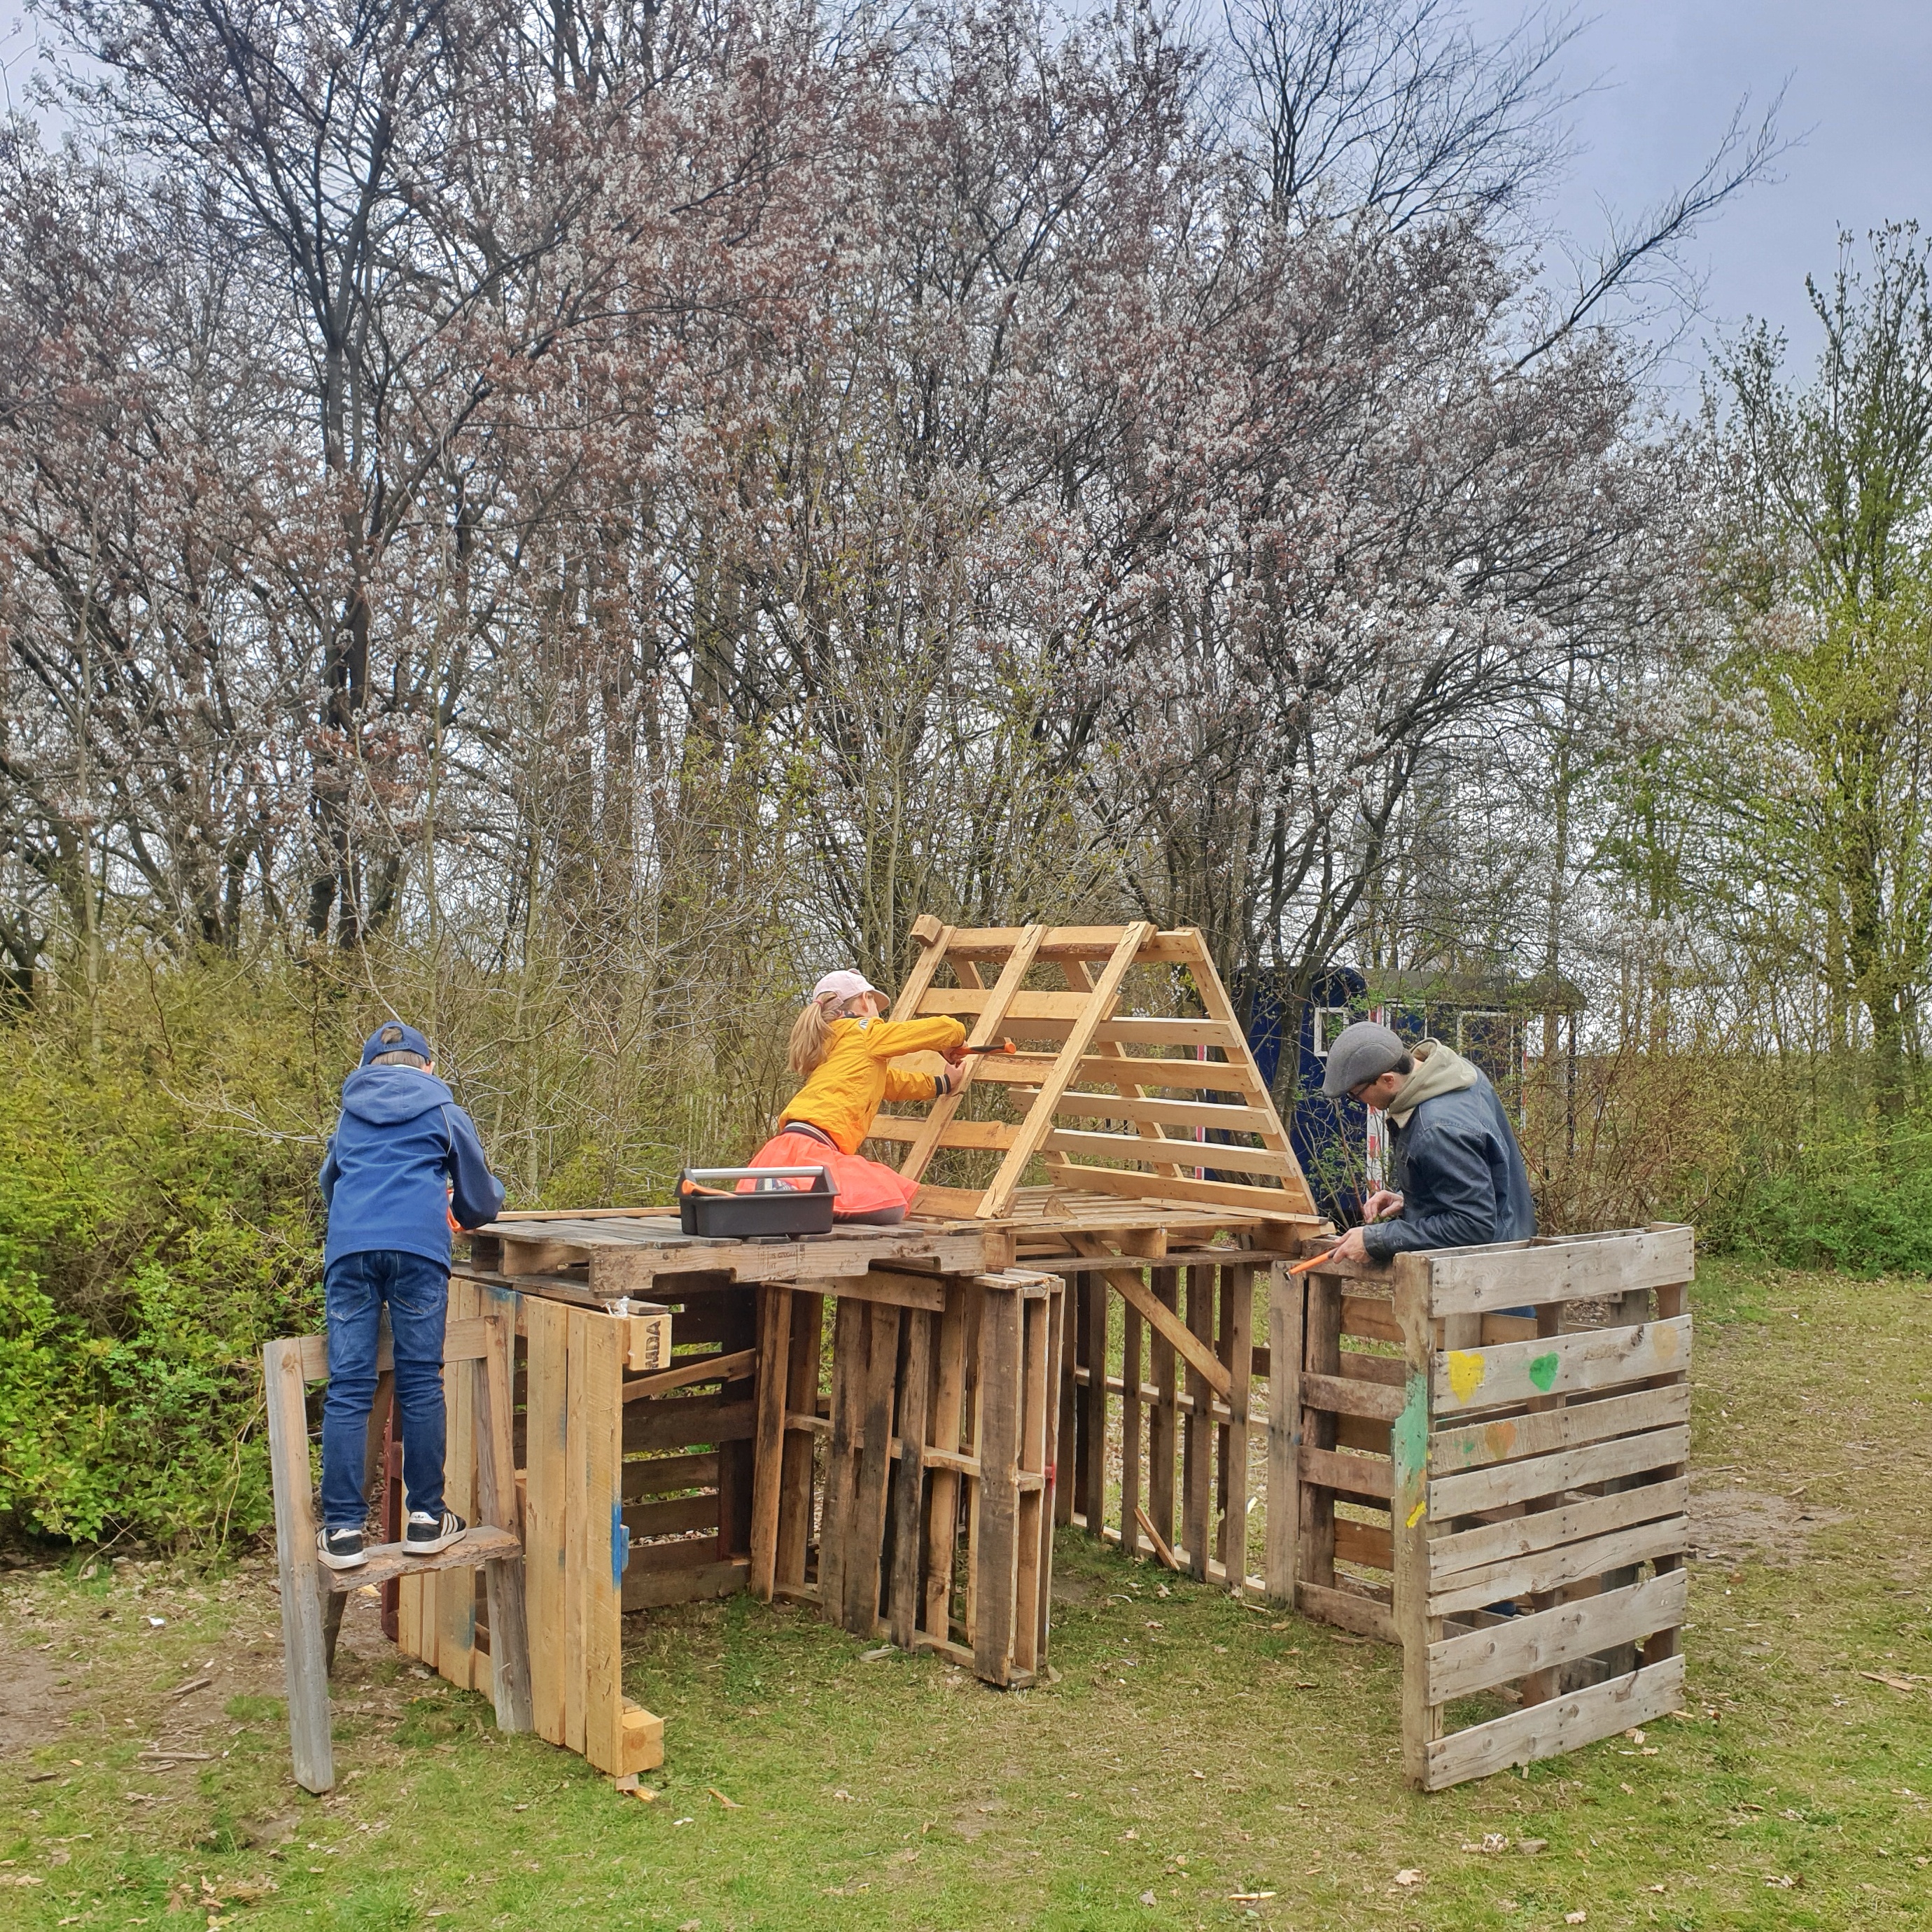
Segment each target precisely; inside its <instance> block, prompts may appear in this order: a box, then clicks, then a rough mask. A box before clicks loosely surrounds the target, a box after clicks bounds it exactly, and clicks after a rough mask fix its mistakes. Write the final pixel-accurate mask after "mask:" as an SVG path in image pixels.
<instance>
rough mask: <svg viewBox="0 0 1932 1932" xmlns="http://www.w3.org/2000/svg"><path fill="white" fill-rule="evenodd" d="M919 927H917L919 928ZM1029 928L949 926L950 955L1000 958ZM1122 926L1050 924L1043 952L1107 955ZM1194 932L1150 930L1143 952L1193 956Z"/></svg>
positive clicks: (1164, 957) (1154, 956)
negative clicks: (1191, 940) (1189, 942)
mask: <svg viewBox="0 0 1932 1932" xmlns="http://www.w3.org/2000/svg"><path fill="white" fill-rule="evenodd" d="M915 930H916V929H915ZM1026 930H1027V929H1026V928H1025V927H1024V926H959V927H956V928H953V927H949V928H948V929H947V936H946V941H945V949H946V953H947V957H948V958H949V959H997V958H998V957H999V956H1001V954H1003V953H1006V952H1007V951H1008V950H1010V948H1012V947H1014V946H1016V945H1017V944H1019V941H1020V939H1021V938H1022V935H1024V934H1025V932H1026ZM1122 930H1123V929H1122V928H1121V927H1119V926H1049V927H1048V928H1047V929H1046V932H1044V933H1043V935H1041V938H1040V954H1041V956H1043V958H1046V959H1095V960H1100V959H1108V958H1109V957H1111V956H1112V953H1113V951H1114V949H1115V947H1117V946H1118V945H1119V944H1120V943H1121V932H1122ZM1192 938H1193V934H1192V933H1190V932H1185V931H1183V932H1150V933H1149V935H1148V938H1147V939H1146V940H1145V941H1143V942H1142V955H1143V956H1144V957H1145V958H1146V959H1148V961H1150V962H1160V963H1163V964H1173V963H1175V962H1179V961H1183V960H1187V959H1192V958H1193V950H1192V949H1191V948H1190V946H1189V945H1188V944H1187V942H1188V941H1190V939H1192Z"/></svg>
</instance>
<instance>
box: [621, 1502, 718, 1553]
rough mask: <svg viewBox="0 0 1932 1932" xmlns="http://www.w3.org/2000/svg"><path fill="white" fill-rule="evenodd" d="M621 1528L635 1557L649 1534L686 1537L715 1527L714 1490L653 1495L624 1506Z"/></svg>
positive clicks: (716, 1508)
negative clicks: (673, 1494)
mask: <svg viewBox="0 0 1932 1932" xmlns="http://www.w3.org/2000/svg"><path fill="white" fill-rule="evenodd" d="M624 1527H625V1529H627V1530H628V1531H629V1532H630V1533H631V1547H632V1549H633V1550H634V1551H635V1552H636V1553H637V1555H638V1556H643V1553H644V1546H645V1544H646V1543H647V1542H648V1541H649V1539H650V1538H653V1537H658V1536H688V1535H690V1534H691V1532H692V1531H693V1530H697V1529H711V1530H715V1529H716V1528H717V1527H718V1492H717V1491H716V1490H708V1491H706V1492H703V1493H700V1494H698V1495H696V1496H655V1497H652V1498H649V1499H647V1500H646V1501H645V1502H637V1503H626V1504H625V1505H624Z"/></svg>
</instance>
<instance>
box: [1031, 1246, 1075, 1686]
mask: <svg viewBox="0 0 1932 1932" xmlns="http://www.w3.org/2000/svg"><path fill="white" fill-rule="evenodd" d="M1049 1280H1052V1281H1053V1285H1052V1286H1051V1287H1050V1288H1049V1289H1048V1290H1047V1297H1046V1310H1045V1311H1044V1313H1043V1317H1042V1320H1043V1336H1042V1343H1043V1355H1044V1356H1045V1361H1043V1364H1041V1368H1040V1388H1041V1391H1042V1392H1043V1401H1044V1400H1046V1399H1047V1398H1050V1397H1051V1396H1052V1392H1053V1391H1055V1389H1057V1388H1059V1386H1060V1345H1061V1337H1063V1336H1064V1334H1066V1332H1067V1330H1066V1325H1065V1324H1064V1322H1062V1321H1061V1319H1060V1304H1061V1302H1062V1301H1064V1300H1065V1298H1066V1284H1065V1283H1064V1282H1061V1281H1058V1280H1053V1278H1052V1277H1049ZM1054 1421H1055V1418H1054V1415H1053V1412H1052V1408H1051V1407H1050V1406H1049V1407H1046V1409H1045V1412H1044V1413H1043V1415H1041V1417H1040V1425H1039V1427H1040V1451H1041V1454H1042V1456H1043V1458H1045V1459H1046V1469H1045V1470H1044V1472H1043V1473H1044V1475H1045V1476H1046V1494H1045V1495H1044V1496H1043V1497H1042V1498H1041V1499H1040V1519H1039V1544H1040V1557H1039V1562H1038V1564H1037V1588H1036V1590H1035V1593H1034V1594H1035V1598H1036V1602H1035V1605H1034V1644H1033V1667H1034V1670H1038V1669H1039V1668H1040V1666H1041V1664H1043V1663H1044V1662H1045V1661H1046V1646H1047V1638H1048V1635H1049V1631H1050V1629H1051V1627H1052V1621H1053V1520H1054V1518H1053V1490H1054V1484H1055V1469H1054V1466H1053V1462H1052V1454H1053V1447H1054V1442H1053V1438H1054Z"/></svg>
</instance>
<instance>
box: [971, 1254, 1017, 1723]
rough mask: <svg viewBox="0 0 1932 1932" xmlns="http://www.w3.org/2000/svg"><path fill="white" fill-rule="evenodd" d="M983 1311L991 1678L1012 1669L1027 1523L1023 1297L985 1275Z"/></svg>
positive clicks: (986, 1619) (985, 1632)
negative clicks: (1022, 1452) (1022, 1461)
mask: <svg viewBox="0 0 1932 1932" xmlns="http://www.w3.org/2000/svg"><path fill="white" fill-rule="evenodd" d="M980 1286H981V1288H982V1289H983V1290H984V1296H983V1301H982V1304H981V1308H980V1481H979V1485H978V1488H979V1505H980V1507H979V1519H978V1523H977V1538H976V1546H975V1548H974V1562H973V1572H974V1577H976V1579H977V1590H976V1592H975V1593H974V1595H975V1604H974V1610H975V1617H974V1626H975V1627H974V1633H973V1667H974V1670H975V1671H976V1672H977V1673H978V1674H979V1676H981V1677H982V1678H983V1679H986V1682H988V1683H989V1684H1002V1685H1004V1684H1006V1683H1008V1682H1010V1681H1011V1679H1012V1676H1013V1614H1014V1599H1015V1591H1016V1586H1017V1582H1018V1568H1017V1557H1018V1548H1017V1538H1018V1534H1019V1446H1020V1444H1019V1434H1020V1397H1021V1381H1020V1359H1021V1358H1020V1339H1021V1337H1020V1298H1019V1295H1018V1294H1016V1292H1014V1290H1013V1289H1012V1288H1011V1287H1010V1286H1007V1285H1006V1284H1005V1283H1001V1281H999V1280H998V1277H994V1276H988V1277H983V1279H982V1280H981V1282H980Z"/></svg>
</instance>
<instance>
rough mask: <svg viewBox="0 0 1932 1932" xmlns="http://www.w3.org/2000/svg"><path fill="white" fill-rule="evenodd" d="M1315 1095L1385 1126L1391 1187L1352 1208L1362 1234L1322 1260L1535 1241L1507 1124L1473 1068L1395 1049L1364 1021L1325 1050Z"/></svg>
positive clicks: (1441, 1052)
mask: <svg viewBox="0 0 1932 1932" xmlns="http://www.w3.org/2000/svg"><path fill="white" fill-rule="evenodd" d="M1322 1092H1323V1093H1324V1094H1327V1095H1328V1097H1329V1099H1331V1100H1340V1098H1341V1097H1342V1096H1343V1094H1346V1095H1347V1096H1348V1097H1349V1099H1350V1100H1359V1101H1361V1103H1362V1104H1363V1105H1364V1106H1368V1107H1379V1108H1380V1109H1382V1112H1384V1113H1385V1114H1386V1115H1388V1122H1389V1148H1390V1151H1391V1155H1392V1157H1393V1158H1392V1161H1391V1169H1392V1172H1391V1179H1392V1180H1393V1181H1394V1183H1395V1185H1394V1188H1393V1189H1392V1190H1391V1189H1383V1190H1379V1192H1377V1193H1374V1194H1372V1195H1370V1196H1369V1198H1368V1199H1367V1201H1365V1202H1364V1203H1363V1204H1362V1214H1363V1219H1364V1223H1366V1224H1367V1225H1365V1226H1362V1227H1360V1228H1351V1229H1349V1232H1347V1233H1346V1235H1343V1237H1342V1238H1341V1240H1340V1241H1338V1242H1337V1243H1336V1244H1335V1246H1334V1249H1333V1250H1331V1253H1332V1254H1333V1256H1334V1258H1335V1259H1337V1260H1338V1261H1360V1260H1367V1261H1372V1262H1385V1261H1387V1260H1388V1258H1389V1257H1390V1256H1391V1255H1396V1254H1402V1253H1406V1252H1407V1251H1408V1250H1410V1249H1412V1248H1466V1247H1477V1246H1479V1245H1481V1244H1483V1243H1484V1242H1488V1241H1527V1240H1528V1239H1529V1238H1530V1236H1531V1235H1533V1234H1535V1232H1536V1206H1535V1202H1533V1201H1532V1199H1531V1198H1530V1192H1529V1169H1527V1168H1526V1167H1525V1166H1524V1165H1523V1151H1522V1149H1521V1148H1519V1147H1518V1146H1517V1144H1516V1136H1515V1135H1514V1133H1511V1130H1510V1124H1509V1116H1508V1115H1507V1114H1505V1112H1503V1105H1502V1101H1501V1100H1499V1099H1498V1098H1497V1097H1496V1089H1495V1088H1493V1087H1492V1086H1491V1085H1490V1083H1489V1081H1488V1079H1487V1078H1486V1077H1485V1076H1484V1073H1483V1072H1482V1070H1481V1068H1480V1067H1473V1066H1472V1065H1471V1064H1469V1061H1466V1060H1465V1059H1464V1058H1463V1056H1462V1055H1460V1053H1457V1052H1453V1051H1452V1050H1451V1049H1449V1048H1448V1047H1446V1046H1444V1045H1443V1044H1442V1042H1441V1041H1440V1040H1419V1041H1418V1042H1417V1043H1416V1044H1415V1046H1413V1047H1410V1046H1405V1045H1404V1044H1403V1040H1402V1038H1401V1037H1400V1035H1399V1034H1395V1033H1394V1032H1391V1031H1390V1029H1389V1028H1387V1027H1385V1026H1378V1025H1376V1024H1375V1023H1374V1022H1373V1021H1370V1020H1358V1022H1356V1023H1355V1025H1353V1026H1351V1027H1345V1028H1343V1030H1342V1031H1341V1032H1340V1034H1337V1037H1336V1039H1335V1043H1334V1046H1331V1047H1330V1049H1328V1072H1327V1073H1326V1074H1325V1076H1323V1079H1322Z"/></svg>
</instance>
